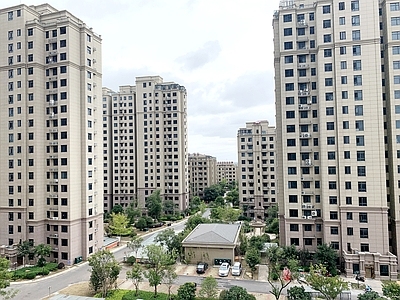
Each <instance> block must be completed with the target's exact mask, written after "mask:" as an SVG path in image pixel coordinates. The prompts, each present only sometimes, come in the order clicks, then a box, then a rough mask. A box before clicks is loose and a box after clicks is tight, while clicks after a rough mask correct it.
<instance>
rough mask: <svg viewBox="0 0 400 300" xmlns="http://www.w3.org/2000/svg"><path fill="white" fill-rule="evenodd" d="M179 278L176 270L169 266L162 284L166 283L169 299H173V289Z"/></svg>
mask: <svg viewBox="0 0 400 300" xmlns="http://www.w3.org/2000/svg"><path fill="white" fill-rule="evenodd" d="M177 278H178V274H176V272H175V270H174V269H173V268H172V267H171V266H168V267H167V269H166V270H165V276H164V278H163V281H162V283H164V284H165V285H166V286H167V288H168V299H171V289H172V286H173V285H174V283H175V281H176V279H177Z"/></svg>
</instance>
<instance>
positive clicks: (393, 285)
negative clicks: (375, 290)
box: [382, 281, 400, 300]
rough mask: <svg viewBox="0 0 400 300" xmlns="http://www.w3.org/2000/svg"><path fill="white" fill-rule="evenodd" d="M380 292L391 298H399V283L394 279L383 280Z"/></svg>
mask: <svg viewBox="0 0 400 300" xmlns="http://www.w3.org/2000/svg"><path fill="white" fill-rule="evenodd" d="M382 292H383V295H384V296H385V297H388V298H389V299H391V300H399V299H400V285H399V284H398V283H397V282H395V281H384V282H383V283H382Z"/></svg>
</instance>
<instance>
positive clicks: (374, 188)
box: [273, 0, 400, 279]
mask: <svg viewBox="0 0 400 300" xmlns="http://www.w3.org/2000/svg"><path fill="white" fill-rule="evenodd" d="M397 20H400V10H399V2H397V1H378V0H371V1H357V0H353V1H337V0H333V1H311V0H304V1H281V3H280V7H279V10H277V11H276V13H275V14H274V18H273V28H274V49H275V50H274V51H275V52H274V56H275V59H274V63H275V91H276V122H277V153H279V155H278V162H277V163H278V168H279V169H280V170H281V171H282V172H279V173H278V182H279V185H278V195H277V196H278V199H279V208H280V209H279V217H280V232H281V234H280V239H281V244H283V245H296V246H298V247H299V248H301V249H308V250H310V251H315V249H316V247H317V245H319V244H322V243H327V244H329V245H331V247H333V248H334V249H336V250H338V252H339V254H340V256H341V267H342V269H344V270H345V271H346V274H347V275H348V276H352V274H353V273H355V272H357V271H359V272H360V273H361V275H362V276H367V277H374V278H386V279H387V278H395V277H396V276H397V260H396V256H395V255H393V254H392V253H391V252H394V253H396V252H397V250H396V249H397V248H398V241H397V239H396V235H397V234H396V233H397V232H398V225H397V224H398V219H399V216H398V212H399V210H398V208H397V206H398V205H399V204H398V203H399V201H398V199H399V187H400V185H399V184H398V182H397V181H398V180H397V178H398V177H399V175H398V168H397V167H396V166H398V165H399V161H398V160H399V159H398V158H399V157H400V156H399V155H398V153H399V150H397V149H400V147H399V141H400V138H399V139H397V137H398V136H400V135H399V134H398V133H397V131H398V128H400V125H399V124H400V121H396V119H397V114H399V112H400V106H399V107H398V108H397V106H398V105H397V101H399V100H396V99H400V89H399V88H398V86H397V85H396V84H398V83H400V71H399V67H398V64H399V60H400V56H398V53H400V50H399V49H400V31H399V30H400V29H399V28H400V27H399V26H398V24H400V22H397ZM397 74H399V75H397ZM397 123H399V124H397ZM397 125H399V126H397ZM388 211H389V214H388ZM388 220H389V221H388ZM388 223H389V224H388ZM388 225H389V226H388ZM388 228H389V229H390V230H388Z"/></svg>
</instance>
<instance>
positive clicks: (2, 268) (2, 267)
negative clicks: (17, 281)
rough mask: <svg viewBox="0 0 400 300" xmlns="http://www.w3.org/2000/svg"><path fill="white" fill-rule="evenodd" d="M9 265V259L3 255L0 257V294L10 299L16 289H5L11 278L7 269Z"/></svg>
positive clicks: (15, 292)
mask: <svg viewBox="0 0 400 300" xmlns="http://www.w3.org/2000/svg"><path fill="white" fill-rule="evenodd" d="M9 267H10V261H9V260H8V259H7V258H5V257H0V296H2V297H3V298H4V299H11V298H13V297H15V295H16V294H17V292H18V291H17V290H14V289H7V290H6V288H7V287H9V286H10V280H11V278H12V274H11V272H9V271H8V269H9Z"/></svg>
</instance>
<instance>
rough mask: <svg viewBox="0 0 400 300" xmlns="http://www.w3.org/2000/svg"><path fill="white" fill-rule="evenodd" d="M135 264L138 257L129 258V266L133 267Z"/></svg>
mask: <svg viewBox="0 0 400 300" xmlns="http://www.w3.org/2000/svg"><path fill="white" fill-rule="evenodd" d="M135 262H136V257H134V256H129V257H128V258H127V260H126V263H127V264H129V265H131V266H132V265H133V264H134V263H135Z"/></svg>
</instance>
